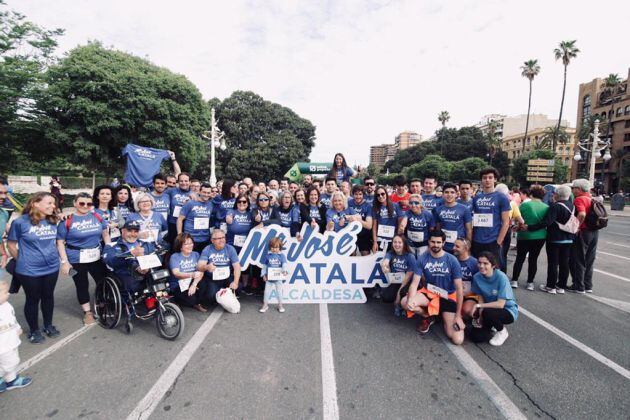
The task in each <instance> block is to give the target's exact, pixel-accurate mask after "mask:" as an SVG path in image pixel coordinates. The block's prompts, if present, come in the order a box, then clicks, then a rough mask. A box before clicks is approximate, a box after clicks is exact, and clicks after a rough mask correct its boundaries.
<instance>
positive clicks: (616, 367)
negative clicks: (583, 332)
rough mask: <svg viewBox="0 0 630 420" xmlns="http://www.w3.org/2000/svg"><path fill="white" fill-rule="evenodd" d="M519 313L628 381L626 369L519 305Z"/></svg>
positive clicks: (628, 373) (628, 376) (628, 374)
mask: <svg viewBox="0 0 630 420" xmlns="http://www.w3.org/2000/svg"><path fill="white" fill-rule="evenodd" d="M519 311H520V312H521V313H522V314H523V315H525V316H526V317H528V318H530V319H531V320H532V321H534V322H536V323H537V324H539V325H541V326H543V327H544V328H546V329H548V330H549V331H551V332H552V333H554V334H555V335H557V336H558V337H560V338H562V339H563V340H565V341H567V342H569V343H570V344H573V345H574V346H575V347H577V348H578V349H580V350H582V351H583V352H584V353H586V354H588V355H589V356H591V357H592V358H593V359H595V360H597V361H599V362H601V363H603V364H605V365H606V366H608V367H609V368H611V369H612V370H614V371H615V372H617V373H618V374H620V375H621V376H623V377H624V378H626V379H630V371H629V370H628V369H626V368H624V367H623V366H620V365H618V364H617V363H615V362H613V361H612V360H610V359H608V358H607V357H606V356H604V355H602V354H600V353H598V352H596V351H595V350H593V349H592V348H590V347H589V346H587V345H586V344H584V343H582V342H581V341H578V340H576V339H575V338H573V337H571V336H570V335H569V334H567V333H565V332H564V331H561V330H559V329H558V328H556V327H554V326H553V325H551V324H550V323H548V322H547V321H545V320H543V319H541V318H538V317H537V316H536V315H534V314H533V313H531V312H529V311H528V310H526V309H525V308H523V307H522V306H520V305H519Z"/></svg>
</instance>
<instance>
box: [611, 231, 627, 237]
mask: <svg viewBox="0 0 630 420" xmlns="http://www.w3.org/2000/svg"><path fill="white" fill-rule="evenodd" d="M606 233H609V234H611V235H619V236H630V235H628V234H627V233H618V232H609V231H606Z"/></svg>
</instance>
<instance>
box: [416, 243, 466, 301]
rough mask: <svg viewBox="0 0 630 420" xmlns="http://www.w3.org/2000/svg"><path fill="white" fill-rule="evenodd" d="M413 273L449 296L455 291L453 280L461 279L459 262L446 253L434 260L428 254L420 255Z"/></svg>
mask: <svg viewBox="0 0 630 420" xmlns="http://www.w3.org/2000/svg"><path fill="white" fill-rule="evenodd" d="M414 273H415V274H417V275H419V276H424V278H425V280H426V281H427V284H432V285H434V286H437V287H439V288H441V289H444V290H446V292H447V293H448V294H449V295H450V294H451V293H453V292H454V291H455V279H461V278H462V268H461V266H460V265H459V261H457V258H455V257H454V256H453V255H451V254H449V253H447V252H445V253H444V255H442V256H441V257H439V258H434V257H433V256H432V255H431V253H430V252H425V253H423V254H420V256H418V264H417V265H416V269H415V271H414Z"/></svg>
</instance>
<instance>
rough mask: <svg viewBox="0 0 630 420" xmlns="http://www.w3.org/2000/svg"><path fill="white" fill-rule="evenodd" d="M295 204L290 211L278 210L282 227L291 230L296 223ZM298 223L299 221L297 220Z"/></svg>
mask: <svg viewBox="0 0 630 420" xmlns="http://www.w3.org/2000/svg"><path fill="white" fill-rule="evenodd" d="M293 207H294V206H293V204H291V207H290V208H289V209H288V210H281V209H280V208H278V216H280V226H282V227H285V228H290V227H291V225H292V224H293V222H294V219H293V218H294V216H295V213H294V211H293ZM295 221H296V222H297V220H295Z"/></svg>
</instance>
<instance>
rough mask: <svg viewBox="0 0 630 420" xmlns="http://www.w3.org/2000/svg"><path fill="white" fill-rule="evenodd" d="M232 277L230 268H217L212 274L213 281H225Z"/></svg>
mask: <svg viewBox="0 0 630 420" xmlns="http://www.w3.org/2000/svg"><path fill="white" fill-rule="evenodd" d="M228 277H230V267H215V268H214V271H213V272H212V280H225V279H227V278H228Z"/></svg>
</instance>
